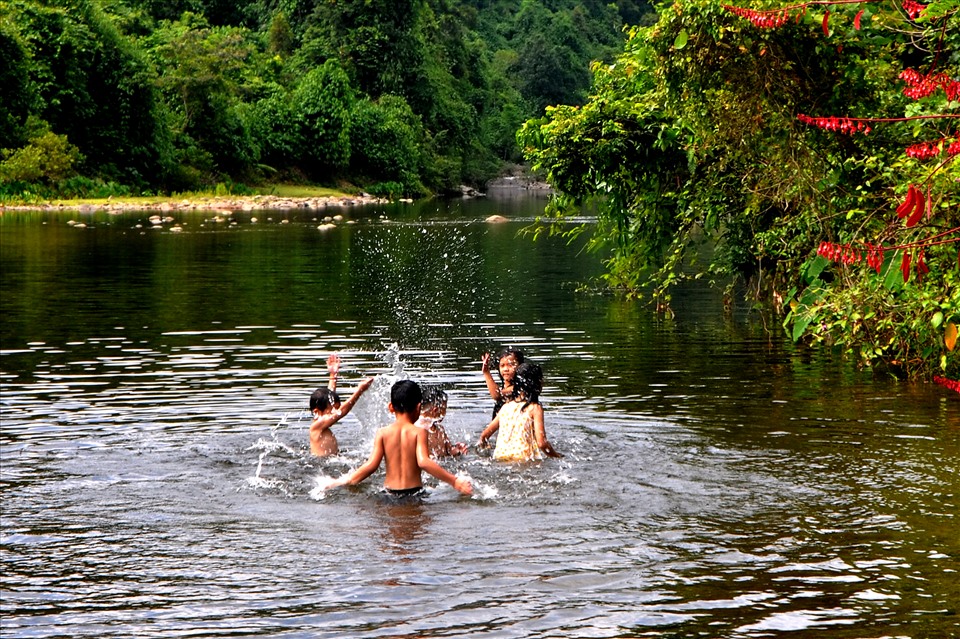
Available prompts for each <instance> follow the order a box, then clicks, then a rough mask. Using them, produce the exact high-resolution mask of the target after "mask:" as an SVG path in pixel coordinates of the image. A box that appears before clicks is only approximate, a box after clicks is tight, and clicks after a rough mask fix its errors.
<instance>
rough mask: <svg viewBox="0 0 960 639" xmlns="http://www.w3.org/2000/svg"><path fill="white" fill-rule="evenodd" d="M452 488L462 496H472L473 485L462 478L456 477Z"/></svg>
mask: <svg viewBox="0 0 960 639" xmlns="http://www.w3.org/2000/svg"><path fill="white" fill-rule="evenodd" d="M453 487H454V488H456V489H457V492H459V493H460V494H462V495H472V494H473V484H471V483H470V480H469V479H464V478H463V477H457V479H456V481H454V482H453Z"/></svg>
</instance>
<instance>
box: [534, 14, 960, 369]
mask: <svg viewBox="0 0 960 639" xmlns="http://www.w3.org/2000/svg"><path fill="white" fill-rule="evenodd" d="M776 7H777V5H773V6H772V7H771V6H770V5H766V8H776ZM749 8H754V9H756V8H759V7H749ZM826 8H827V7H823V6H818V5H811V6H809V7H807V8H806V9H804V10H803V11H802V12H801V11H799V10H795V15H791V19H789V20H787V21H786V23H785V24H783V25H782V26H780V27H779V28H776V29H761V28H758V27H755V26H754V25H753V24H751V23H750V22H749V21H747V20H745V19H743V18H741V17H738V16H736V15H734V14H733V13H732V12H730V11H728V10H726V9H724V8H723V7H722V6H721V5H720V4H719V3H717V2H713V1H710V0H683V1H682V2H677V3H675V4H673V5H672V6H665V7H664V8H663V10H662V11H661V14H660V19H659V22H658V23H657V24H656V25H654V26H652V27H649V28H638V29H634V30H633V31H632V32H631V34H630V38H629V40H628V42H627V44H626V47H625V50H624V52H623V53H622V55H621V56H620V57H619V58H618V59H617V60H616V62H615V63H614V64H610V65H608V64H596V65H595V66H594V68H593V76H594V78H593V90H592V94H591V96H590V98H589V100H588V101H587V102H586V103H585V104H584V105H582V106H560V107H557V108H552V109H548V110H547V116H546V117H545V118H543V119H537V120H532V121H530V122H528V123H527V124H526V125H525V126H524V128H523V130H522V131H521V134H520V137H521V139H522V141H523V144H524V146H525V151H526V154H527V156H528V157H529V159H530V160H531V161H532V162H533V163H534V165H535V166H536V167H537V168H539V169H540V170H543V171H544V172H546V173H547V175H548V177H549V180H550V181H551V182H552V183H553V184H554V185H555V186H556V187H557V188H558V189H559V190H560V191H561V193H560V195H559V196H558V197H557V198H556V199H555V201H554V202H553V204H552V205H551V208H550V209H549V213H550V214H551V215H555V216H557V217H559V218H563V217H564V216H565V215H566V214H567V213H569V212H570V211H571V210H577V207H576V205H578V204H580V203H582V202H583V201H585V200H589V199H596V200H597V201H598V206H599V210H600V232H599V233H597V234H596V236H595V238H594V245H595V246H606V247H609V248H610V249H611V250H612V253H611V255H612V257H611V258H610V262H609V275H608V278H609V281H610V283H611V284H612V285H614V286H618V287H622V288H623V289H625V290H627V291H629V292H630V293H631V294H640V292H641V291H642V290H645V289H646V288H647V287H650V290H652V296H653V298H654V299H656V300H657V301H658V302H659V303H660V304H661V306H662V307H665V308H668V307H669V301H670V288H671V286H672V285H674V284H676V283H677V282H678V281H680V280H682V279H684V278H691V277H696V278H699V277H709V278H712V279H714V280H715V281H718V282H723V283H724V284H725V285H726V286H729V290H730V291H731V293H732V292H733V290H734V289H735V288H736V287H738V286H740V287H741V288H742V289H744V290H746V291H748V293H749V294H751V295H752V296H754V297H756V298H763V297H767V298H768V299H772V300H773V301H774V302H775V303H776V304H777V305H778V306H779V307H780V308H781V309H782V310H783V312H784V314H785V316H786V317H785V326H786V327H787V329H788V331H790V333H791V334H792V335H793V336H794V338H795V339H802V338H805V339H810V340H813V341H819V342H823V343H826V344H831V345H836V346H838V347H842V348H843V349H845V350H846V351H848V352H850V353H851V354H854V355H855V356H857V357H858V358H859V361H861V362H862V363H864V364H867V365H877V364H881V363H883V364H887V365H890V366H891V369H892V370H895V371H903V372H906V373H911V374H912V373H917V374H928V375H929V374H936V373H937V372H939V373H940V374H944V371H945V372H946V374H948V375H951V376H954V377H956V376H957V374H958V373H960V356H958V354H957V351H951V350H950V349H949V348H948V344H946V343H945V341H944V334H945V330H952V329H947V328H946V327H948V326H949V325H950V324H951V322H952V323H957V322H960V288H958V287H960V274H958V257H957V248H958V245H957V243H956V240H957V239H960V229H958V227H960V188H958V182H960V156H954V159H950V158H949V157H947V156H946V154H945V150H946V147H947V146H948V145H949V144H950V142H951V140H956V138H957V135H958V128H957V123H958V122H960V120H958V119H956V118H958V117H960V113H958V108H960V102H958V101H957V100H954V101H952V102H950V101H948V100H947V98H946V97H945V93H944V92H943V91H939V90H938V91H936V92H934V93H933V94H932V95H930V96H928V97H924V98H923V99H920V100H915V99H912V98H909V97H907V96H905V95H904V93H903V89H904V86H905V85H904V82H902V81H901V80H899V79H898V77H899V74H900V73H901V72H902V71H903V70H904V69H907V68H915V69H919V70H920V72H921V73H927V72H929V71H931V70H934V69H935V70H936V71H937V72H938V73H945V74H946V76H947V77H948V78H952V79H953V80H954V81H955V80H956V79H957V78H958V75H960V15H958V11H957V3H956V0H942V1H940V2H935V3H932V4H930V5H928V8H927V10H926V13H925V14H924V17H921V18H920V19H918V20H915V21H914V20H909V19H907V17H906V16H905V14H904V13H903V12H901V11H900V10H899V8H898V7H893V6H888V5H885V4H878V3H862V4H851V5H841V4H838V5H834V6H830V7H828V8H829V9H830V10H831V13H832V17H831V18H830V19H826V18H825V17H824V16H825V9H826ZM860 9H863V10H864V13H863V15H862V16H860V17H859V18H858V17H857V16H856V15H855V14H856V13H857V11H858V10H860ZM858 21H860V22H862V29H857V28H856V26H855V22H858ZM825 30H826V31H829V35H827V34H825V33H824V31H825ZM798 114H806V115H810V116H817V117H820V116H840V117H856V118H870V119H872V120H873V121H872V124H871V125H870V126H871V128H872V131H871V132H870V133H869V135H866V134H864V133H863V132H860V133H857V134H855V135H848V134H844V133H841V132H837V131H827V130H820V129H818V128H816V127H812V126H809V125H808V124H805V123H804V122H802V121H799V120H798V118H797V115H798ZM918 116H923V117H918ZM925 116H934V117H925ZM944 139H945V142H941V143H939V144H940V146H939V147H937V148H939V149H941V151H939V152H938V154H937V155H938V157H936V158H933V159H927V160H919V159H916V158H912V157H907V156H906V155H905V154H904V150H905V148H906V147H907V145H909V144H912V143H916V142H921V141H937V140H944ZM910 184H914V185H921V188H922V189H923V191H924V193H927V192H929V194H930V198H931V200H930V201H931V208H930V211H931V212H930V214H929V217H925V219H924V220H923V221H921V222H920V223H919V224H917V225H916V226H914V227H912V228H906V227H905V225H904V223H903V221H902V220H900V219H898V217H897V215H896V213H895V212H894V209H896V208H897V205H898V204H899V203H900V202H901V201H902V200H903V194H904V193H905V192H906V191H907V189H908V185H910ZM544 222H545V225H544V226H543V229H546V230H550V229H552V230H560V232H566V233H578V232H579V231H580V230H581V229H580V228H577V229H575V230H573V231H571V230H569V227H567V226H560V225H553V224H551V222H552V220H551V218H550V215H548V217H547V218H546V219H545V220H544ZM821 242H831V243H834V245H837V244H843V245H846V244H849V245H851V246H853V247H855V248H858V250H859V251H860V253H861V254H864V253H866V252H867V247H866V244H865V243H868V242H869V243H871V244H873V245H879V244H883V245H884V246H885V247H886V250H884V251H883V253H882V255H883V263H882V264H881V265H879V266H880V268H879V272H877V271H876V270H875V269H873V268H869V267H868V266H867V265H865V264H863V262H862V258H861V259H858V260H848V262H849V263H844V261H843V260H836V261H828V260H827V259H826V258H824V257H819V256H817V255H816V251H817V248H818V246H819V245H820V243H821ZM936 242H946V243H943V244H938V243H936ZM921 251H922V252H923V255H924V259H925V263H926V265H927V266H928V267H929V269H930V272H929V273H927V274H926V275H924V276H922V278H921V277H920V276H919V274H918V272H916V271H914V270H913V269H912V268H911V269H908V270H907V276H908V277H909V281H908V282H904V275H903V272H902V271H901V268H900V267H901V264H903V259H904V258H903V256H904V254H907V255H908V256H909V257H908V259H912V260H913V262H914V264H915V263H916V261H917V260H918V258H919V256H920V255H921ZM947 341H948V342H949V340H947Z"/></svg>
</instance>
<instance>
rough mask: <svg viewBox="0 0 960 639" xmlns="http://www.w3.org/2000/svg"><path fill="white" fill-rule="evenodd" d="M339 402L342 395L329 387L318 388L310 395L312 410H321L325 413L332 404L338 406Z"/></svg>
mask: <svg viewBox="0 0 960 639" xmlns="http://www.w3.org/2000/svg"><path fill="white" fill-rule="evenodd" d="M339 403H340V396H339V395H337V392H336V391H332V390H330V389H329V388H318V389H317V390H315V391H313V394H312V395H310V412H313V411H314V410H319V411H320V412H321V413H323V412H326V410H327V409H328V408H330V407H331V406H336V405H337V404H339Z"/></svg>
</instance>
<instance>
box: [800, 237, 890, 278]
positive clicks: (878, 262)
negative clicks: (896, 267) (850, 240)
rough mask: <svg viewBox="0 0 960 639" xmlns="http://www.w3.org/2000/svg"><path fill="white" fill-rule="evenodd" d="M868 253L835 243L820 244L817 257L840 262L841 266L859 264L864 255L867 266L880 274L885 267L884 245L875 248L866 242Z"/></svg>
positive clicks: (848, 245)
mask: <svg viewBox="0 0 960 639" xmlns="http://www.w3.org/2000/svg"><path fill="white" fill-rule="evenodd" d="M864 245H865V246H866V249H867V250H866V252H865V253H864V252H861V251H860V250H859V249H857V248H854V247H853V246H852V245H850V244H836V243H834V242H820V247H819V248H818V249H817V255H820V256H821V257H825V258H827V259H828V260H830V261H832V262H839V263H840V264H844V265H847V264H859V263H860V260H862V259H863V257H864V255H866V258H867V266H869V267H870V268H872V269H873V270H875V271H876V272H877V273H879V272H880V267H882V266H883V252H884V250H886V249H884V248H883V245H882V244H878V245H876V246H874V245H873V244H870V243H869V242H865V243H864Z"/></svg>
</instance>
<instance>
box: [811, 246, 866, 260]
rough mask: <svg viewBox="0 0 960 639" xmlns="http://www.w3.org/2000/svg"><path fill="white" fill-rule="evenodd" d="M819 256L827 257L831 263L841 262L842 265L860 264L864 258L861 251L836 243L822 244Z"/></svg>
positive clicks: (818, 250) (818, 252)
mask: <svg viewBox="0 0 960 639" xmlns="http://www.w3.org/2000/svg"><path fill="white" fill-rule="evenodd" d="M817 255H820V256H821V257H825V258H827V259H828V260H830V261H831V262H840V263H841V264H859V263H860V260H861V259H862V258H863V255H862V254H861V253H860V251H858V250H857V249H855V248H853V246H851V245H849V244H836V243H834V242H820V248H818V249H817Z"/></svg>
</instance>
